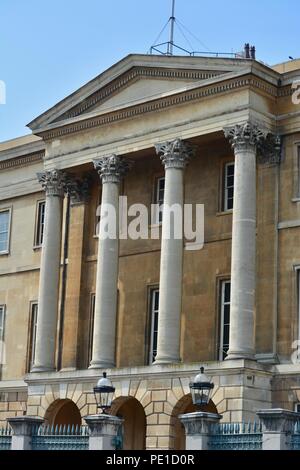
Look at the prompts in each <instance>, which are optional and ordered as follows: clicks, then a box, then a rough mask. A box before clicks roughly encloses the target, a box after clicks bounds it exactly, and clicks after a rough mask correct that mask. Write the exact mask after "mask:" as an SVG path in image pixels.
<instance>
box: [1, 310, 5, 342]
mask: <svg viewBox="0 0 300 470" xmlns="http://www.w3.org/2000/svg"><path fill="white" fill-rule="evenodd" d="M1 310H2V312H3V315H2V317H0V318H2V321H0V341H2V342H3V341H4V338H5V323H6V304H0V311H1Z"/></svg>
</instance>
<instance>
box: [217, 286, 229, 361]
mask: <svg viewBox="0 0 300 470" xmlns="http://www.w3.org/2000/svg"><path fill="white" fill-rule="evenodd" d="M219 283H220V287H219V295H220V299H219V318H220V323H219V347H218V359H219V361H222V362H223V361H224V360H225V358H226V356H227V353H224V326H225V323H224V307H225V306H226V305H228V304H229V323H228V326H229V329H230V306H231V279H230V278H225V279H220V281H219ZM226 284H229V285H230V300H229V302H225V300H224V299H225V286H226ZM228 347H229V332H228ZM224 354H225V356H224Z"/></svg>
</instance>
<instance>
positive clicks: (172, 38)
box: [167, 0, 175, 55]
mask: <svg viewBox="0 0 300 470" xmlns="http://www.w3.org/2000/svg"><path fill="white" fill-rule="evenodd" d="M169 22H170V40H169V42H168V49H167V54H168V55H173V45H174V24H175V0H172V15H171V16H170V18H169Z"/></svg>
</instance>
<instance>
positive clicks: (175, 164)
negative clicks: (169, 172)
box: [155, 139, 195, 169]
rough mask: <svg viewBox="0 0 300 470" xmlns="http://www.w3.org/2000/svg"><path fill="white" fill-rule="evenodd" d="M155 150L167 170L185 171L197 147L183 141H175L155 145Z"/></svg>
mask: <svg viewBox="0 0 300 470" xmlns="http://www.w3.org/2000/svg"><path fill="white" fill-rule="evenodd" d="M155 150H156V153H157V155H159V156H160V159H161V161H162V163H163V165H164V166H165V169H168V168H179V169H184V168H185V167H186V166H187V164H188V162H189V161H190V159H191V157H192V156H193V155H194V153H195V146H193V145H191V144H189V143H188V142H184V141H183V140H181V139H175V140H172V141H168V142H163V143H161V144H157V145H155Z"/></svg>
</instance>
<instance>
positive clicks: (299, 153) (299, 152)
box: [297, 146, 300, 198]
mask: <svg viewBox="0 0 300 470" xmlns="http://www.w3.org/2000/svg"><path fill="white" fill-rule="evenodd" d="M297 157H298V158H297V163H298V169H297V170H298V171H297V173H298V174H297V180H298V187H297V190H298V191H297V193H298V194H297V197H298V198H300V146H299V147H298V155H297Z"/></svg>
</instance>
